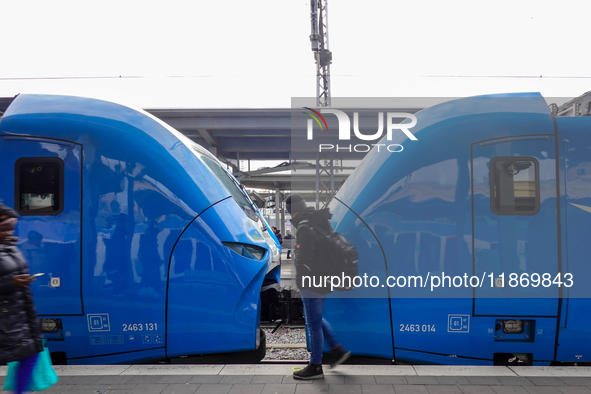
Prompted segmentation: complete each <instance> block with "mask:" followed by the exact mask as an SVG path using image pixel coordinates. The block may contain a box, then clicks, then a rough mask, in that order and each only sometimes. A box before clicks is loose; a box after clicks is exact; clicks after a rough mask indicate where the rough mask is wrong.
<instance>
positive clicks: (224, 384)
mask: <svg viewBox="0 0 591 394" xmlns="http://www.w3.org/2000/svg"><path fill="white" fill-rule="evenodd" d="M297 366H298V367H301V366H303V364H302V365H301V366H299V365H297ZM294 367H296V365H294V364H257V365H164V364H162V365H105V366H101V365H99V366H96V365H88V366H87V365H78V366H55V370H56V372H57V373H58V375H59V376H60V381H59V382H58V383H57V384H56V385H54V386H53V387H52V388H50V389H48V390H46V391H45V393H47V394H54V393H66V394H86V393H88V394H107V393H112V394H125V393H134V394H135V393H138V394H142V393H145V394H193V393H197V394H202V393H215V394H310V393H344V394H347V393H353V394H386V393H387V394H403V393H404V394H406V393H408V394H436V393H441V394H453V393H458V394H461V393H485V394H486V393H488V394H505V393H516V394H519V393H522V394H528V393H531V394H538V393H541V394H550V393H555V394H559V393H565V394H569V393H572V394H579V393H581V394H582V393H591V367H500V366H499V367H497V366H490V367H482V366H476V367H472V366H412V365H341V366H339V367H337V368H335V369H328V366H327V368H325V370H324V374H325V378H324V379H317V380H308V381H301V380H295V379H293V377H292V376H291V374H292V372H293V368H294ZM5 375H6V367H5V366H3V367H0V382H2V383H3V382H4V379H5V378H4V376H5ZM3 393H5V392H3Z"/></svg>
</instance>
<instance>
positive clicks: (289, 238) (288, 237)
mask: <svg viewBox="0 0 591 394" xmlns="http://www.w3.org/2000/svg"><path fill="white" fill-rule="evenodd" d="M292 239H293V235H291V230H285V237H283V240H284V241H285V240H287V248H288V249H287V259H288V260H289V259H291V248H292V242H293V241H292Z"/></svg>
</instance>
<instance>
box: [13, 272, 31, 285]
mask: <svg viewBox="0 0 591 394" xmlns="http://www.w3.org/2000/svg"><path fill="white" fill-rule="evenodd" d="M13 278H14V282H15V284H16V287H25V286H28V285H29V284H30V283H31V282H33V281H34V280H35V278H33V277H32V276H31V275H27V274H21V275H14V276H13Z"/></svg>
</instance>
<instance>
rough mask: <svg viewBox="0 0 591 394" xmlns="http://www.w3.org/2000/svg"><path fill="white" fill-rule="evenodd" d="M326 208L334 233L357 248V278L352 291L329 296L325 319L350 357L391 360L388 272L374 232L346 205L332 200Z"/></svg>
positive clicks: (338, 292)
mask: <svg viewBox="0 0 591 394" xmlns="http://www.w3.org/2000/svg"><path fill="white" fill-rule="evenodd" d="M329 208H330V211H331V213H332V222H333V223H332V224H333V227H334V229H335V230H336V231H338V232H339V233H341V234H342V235H343V236H345V238H347V240H348V241H349V242H350V243H351V245H353V246H355V247H356V248H357V252H358V254H359V260H358V270H359V275H358V278H357V279H356V280H355V285H356V286H355V289H354V290H351V291H334V292H333V293H331V294H330V296H329V297H328V298H327V300H326V302H325V306H324V317H325V318H326V319H327V320H328V321H329V322H330V323H331V324H332V326H333V328H334V329H335V331H336V333H337V335H338V338H339V339H340V340H341V341H342V343H343V345H344V346H345V347H346V348H347V349H349V350H351V351H352V352H353V354H358V355H366V356H372V357H384V358H389V359H392V358H393V355H394V348H393V342H392V324H391V316H390V299H389V297H390V289H389V288H388V287H387V286H386V285H385V283H386V277H387V275H388V271H387V267H386V260H385V258H384V253H383V251H382V246H381V245H380V243H379V241H378V238H377V237H376V234H375V232H374V230H373V229H372V228H370V227H369V226H368V225H367V224H366V223H365V222H364V221H363V220H361V219H360V217H359V216H358V215H357V213H355V212H354V211H352V210H351V209H350V208H349V206H347V205H346V204H345V203H343V202H342V201H340V200H338V199H334V200H333V201H332V203H331V204H330V207H329ZM372 278H374V279H372ZM376 278H377V279H376ZM368 333H370V335H368Z"/></svg>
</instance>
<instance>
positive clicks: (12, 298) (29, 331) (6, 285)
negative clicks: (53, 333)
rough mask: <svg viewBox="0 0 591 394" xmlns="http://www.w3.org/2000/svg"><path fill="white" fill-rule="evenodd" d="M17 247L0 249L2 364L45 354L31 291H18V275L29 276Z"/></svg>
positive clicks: (0, 339)
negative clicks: (36, 354)
mask: <svg viewBox="0 0 591 394" xmlns="http://www.w3.org/2000/svg"><path fill="white" fill-rule="evenodd" d="M28 273H29V269H28V267H27V263H26V261H25V259H24V258H23V255H22V254H21V252H20V251H19V250H18V248H17V247H16V246H12V245H0V363H2V364H4V363H7V362H10V361H17V360H22V359H24V358H27V357H29V356H32V355H33V354H35V353H39V352H40V351H42V350H43V345H42V342H41V330H40V326H39V320H38V319H37V314H36V312H35V306H34V304H33V294H32V293H31V287H30V286H25V287H20V288H17V287H16V286H15V283H14V278H13V276H14V275H19V274H28Z"/></svg>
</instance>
